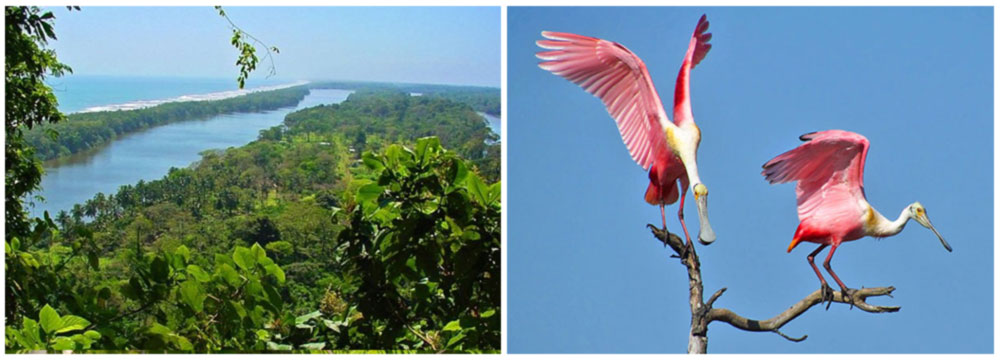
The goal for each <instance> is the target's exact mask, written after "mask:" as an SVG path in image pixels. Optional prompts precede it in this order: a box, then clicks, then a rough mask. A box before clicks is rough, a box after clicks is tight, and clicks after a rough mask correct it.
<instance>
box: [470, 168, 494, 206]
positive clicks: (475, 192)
mask: <svg viewBox="0 0 1000 360" xmlns="http://www.w3.org/2000/svg"><path fill="white" fill-rule="evenodd" d="M466 189H468V190H469V194H470V195H471V196H472V198H473V199H475V200H476V202H478V203H480V204H482V205H484V206H488V205H489V204H490V195H489V194H490V190H489V188H488V187H487V186H486V183H484V182H483V179H482V178H480V177H479V176H477V175H470V176H469V177H468V180H466Z"/></svg>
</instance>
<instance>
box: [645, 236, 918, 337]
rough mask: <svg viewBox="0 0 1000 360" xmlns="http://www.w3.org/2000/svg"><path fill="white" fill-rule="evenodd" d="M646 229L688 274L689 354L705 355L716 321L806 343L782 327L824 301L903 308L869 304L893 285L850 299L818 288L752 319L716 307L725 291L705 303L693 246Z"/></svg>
mask: <svg viewBox="0 0 1000 360" xmlns="http://www.w3.org/2000/svg"><path fill="white" fill-rule="evenodd" d="M647 226H648V227H649V228H650V230H652V232H653V236H655V237H656V239H657V240H659V241H660V242H661V243H663V244H664V245H666V246H669V247H670V248H671V249H673V251H674V252H675V253H676V254H674V255H671V257H676V258H679V259H680V261H681V264H683V265H684V266H685V267H686V268H687V271H688V285H689V290H690V297H689V302H690V305H691V333H690V335H689V337H688V353H692V354H704V353H705V352H706V351H707V349H708V324H710V323H711V322H713V321H721V322H724V323H728V324H729V325H732V326H733V327H735V328H737V329H741V330H746V331H753V332H773V333H775V334H778V335H781V336H782V337H784V338H785V339H788V340H790V341H795V342H799V341H803V340H805V339H806V337H807V335H802V336H801V337H791V336H788V335H786V334H784V333H782V332H781V331H780V329H781V327H782V326H784V325H785V324H787V323H788V322H789V321H792V320H794V319H795V318H796V317H798V316H799V315H802V314H804V313H805V312H806V311H808V310H809V309H811V308H812V307H813V306H815V305H821V304H822V303H823V302H825V301H831V302H835V303H842V304H847V305H850V306H852V307H857V308H858V309H861V310H862V311H865V312H870V313H892V312H897V311H899V309H900V308H899V306H880V305H872V304H869V303H867V302H866V301H867V299H868V298H869V297H873V296H889V297H892V292H893V291H894V290H896V288H895V287H892V286H889V287H876V288H861V289H851V290H850V294H849V295H850V296H846V295H847V294H844V293H843V291H833V294H832V297H831V296H830V295H829V294H827V296H826V297H824V294H823V291H822V289H818V290H816V291H813V292H812V293H811V294H809V295H806V297H805V298H803V299H802V300H799V301H798V302H796V303H795V304H793V305H792V306H790V307H789V308H788V309H786V310H785V311H783V312H781V313H779V314H777V315H775V316H773V317H771V318H770V319H767V320H753V319H749V318H746V317H743V316H740V315H739V314H737V313H735V312H733V311H732V310H729V309H726V308H715V307H714V305H715V301H716V300H718V299H719V297H721V296H722V294H723V293H724V292H725V291H726V288H721V289H719V290H718V291H716V292H715V293H714V294H712V296H711V297H709V299H708V301H707V302H705V301H704V300H703V299H704V297H703V293H704V286H703V283H702V279H701V261H700V260H699V258H698V253H697V252H696V251H695V248H694V246H687V244H686V243H685V242H684V240H683V239H682V238H681V237H680V236H677V235H676V234H673V233H670V232H668V231H667V230H666V229H660V228H658V227H656V226H654V225H652V224H650V225H647Z"/></svg>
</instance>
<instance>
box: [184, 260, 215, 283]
mask: <svg viewBox="0 0 1000 360" xmlns="http://www.w3.org/2000/svg"><path fill="white" fill-rule="evenodd" d="M187 273H188V275H191V277H193V278H194V279H195V280H198V281H200V282H203V283H204V282H209V281H212V275H209V274H208V273H207V272H205V270H202V268H201V266H198V265H193V264H192V265H188V266H187Z"/></svg>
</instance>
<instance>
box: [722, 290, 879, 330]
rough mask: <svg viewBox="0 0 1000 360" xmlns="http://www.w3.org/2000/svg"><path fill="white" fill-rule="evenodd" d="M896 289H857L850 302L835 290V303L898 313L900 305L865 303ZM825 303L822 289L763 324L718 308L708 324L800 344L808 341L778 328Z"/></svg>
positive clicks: (864, 309)
mask: <svg viewBox="0 0 1000 360" xmlns="http://www.w3.org/2000/svg"><path fill="white" fill-rule="evenodd" d="M893 290H896V288H894V287H892V286H890V287H877V288H865V289H860V290H854V291H853V293H852V294H851V295H852V296H851V298H850V299H847V298H845V297H844V294H843V293H842V292H840V291H834V292H833V302H838V303H843V304H848V305H853V306H856V307H857V308H858V309H861V310H862V311H866V312H870V313H888V312H897V311H899V307H898V306H878V305H872V304H869V303H867V302H865V300H866V299H867V298H868V297H871V296H883V295H890V296H891V294H892V291H893ZM823 301H824V300H823V294H822V292H821V290H816V291H814V292H813V293H811V294H809V295H808V296H806V297H805V298H803V299H802V300H799V302H797V303H795V305H792V306H791V307H789V308H788V309H787V310H785V311H783V312H781V313H780V314H778V315H775V316H774V317H772V318H770V319H767V320H763V321H759V320H751V319H747V318H745V317H742V316H740V315H738V314H736V313H734V312H733V311H731V310H729V309H725V308H716V309H711V310H709V311H708V322H709V323H711V322H712V321H722V322H725V323H728V324H729V325H732V326H733V327H735V328H737V329H741V330H746V331H766V332H774V333H777V334H779V335H781V336H782V337H784V338H786V339H788V340H791V341H796V342H798V341H802V340H805V336H803V337H802V338H791V337H789V336H787V335H785V334H782V333H781V332H779V331H778V329H780V328H781V327H782V326H784V325H785V324H787V323H788V322H789V321H792V320H794V319H795V318H796V317H798V316H799V315H802V314H803V313H805V312H806V311H807V310H809V309H810V308H812V307H813V306H815V305H817V304H822V303H823Z"/></svg>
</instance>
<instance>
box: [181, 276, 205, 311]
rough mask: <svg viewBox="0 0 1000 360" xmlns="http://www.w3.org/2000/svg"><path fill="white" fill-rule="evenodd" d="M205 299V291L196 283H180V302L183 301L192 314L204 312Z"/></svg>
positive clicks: (189, 281) (187, 281)
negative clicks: (192, 311)
mask: <svg viewBox="0 0 1000 360" xmlns="http://www.w3.org/2000/svg"><path fill="white" fill-rule="evenodd" d="M206 297H207V295H206V294H205V291H204V290H202V288H201V284H199V283H198V282H197V281H194V280H186V281H184V282H183V283H181V300H184V303H186V304H188V306H190V307H191V309H192V310H194V312H199V313H200V312H202V310H204V306H205V298H206Z"/></svg>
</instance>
